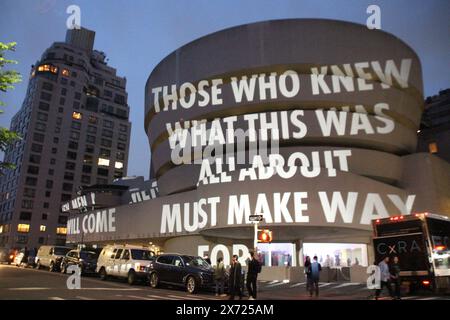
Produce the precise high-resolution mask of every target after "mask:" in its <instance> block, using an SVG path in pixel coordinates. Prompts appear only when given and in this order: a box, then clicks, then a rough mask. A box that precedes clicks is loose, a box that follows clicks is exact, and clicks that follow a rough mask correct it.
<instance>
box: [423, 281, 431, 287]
mask: <svg viewBox="0 0 450 320" xmlns="http://www.w3.org/2000/svg"><path fill="white" fill-rule="evenodd" d="M422 284H423V285H424V286H429V285H430V281H428V280H423V281H422Z"/></svg>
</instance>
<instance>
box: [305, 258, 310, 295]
mask: <svg viewBox="0 0 450 320" xmlns="http://www.w3.org/2000/svg"><path fill="white" fill-rule="evenodd" d="M305 275H306V292H309V287H310V285H311V282H312V277H311V258H310V257H309V256H306V258H305Z"/></svg>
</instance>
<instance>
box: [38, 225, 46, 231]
mask: <svg viewBox="0 0 450 320" xmlns="http://www.w3.org/2000/svg"><path fill="white" fill-rule="evenodd" d="M45 229H47V227H46V226H45V225H43V224H41V226H40V227H39V231H40V232H45Z"/></svg>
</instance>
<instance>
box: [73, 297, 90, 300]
mask: <svg viewBox="0 0 450 320" xmlns="http://www.w3.org/2000/svg"><path fill="white" fill-rule="evenodd" d="M75 298H78V299H80V300H95V299H92V298H88V297H82V296H76V297H75Z"/></svg>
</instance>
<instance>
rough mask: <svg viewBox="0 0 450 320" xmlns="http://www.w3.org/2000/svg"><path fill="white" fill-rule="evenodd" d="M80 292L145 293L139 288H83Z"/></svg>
mask: <svg viewBox="0 0 450 320" xmlns="http://www.w3.org/2000/svg"><path fill="white" fill-rule="evenodd" d="M80 290H100V291H143V289H139V288H81V289H80Z"/></svg>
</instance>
